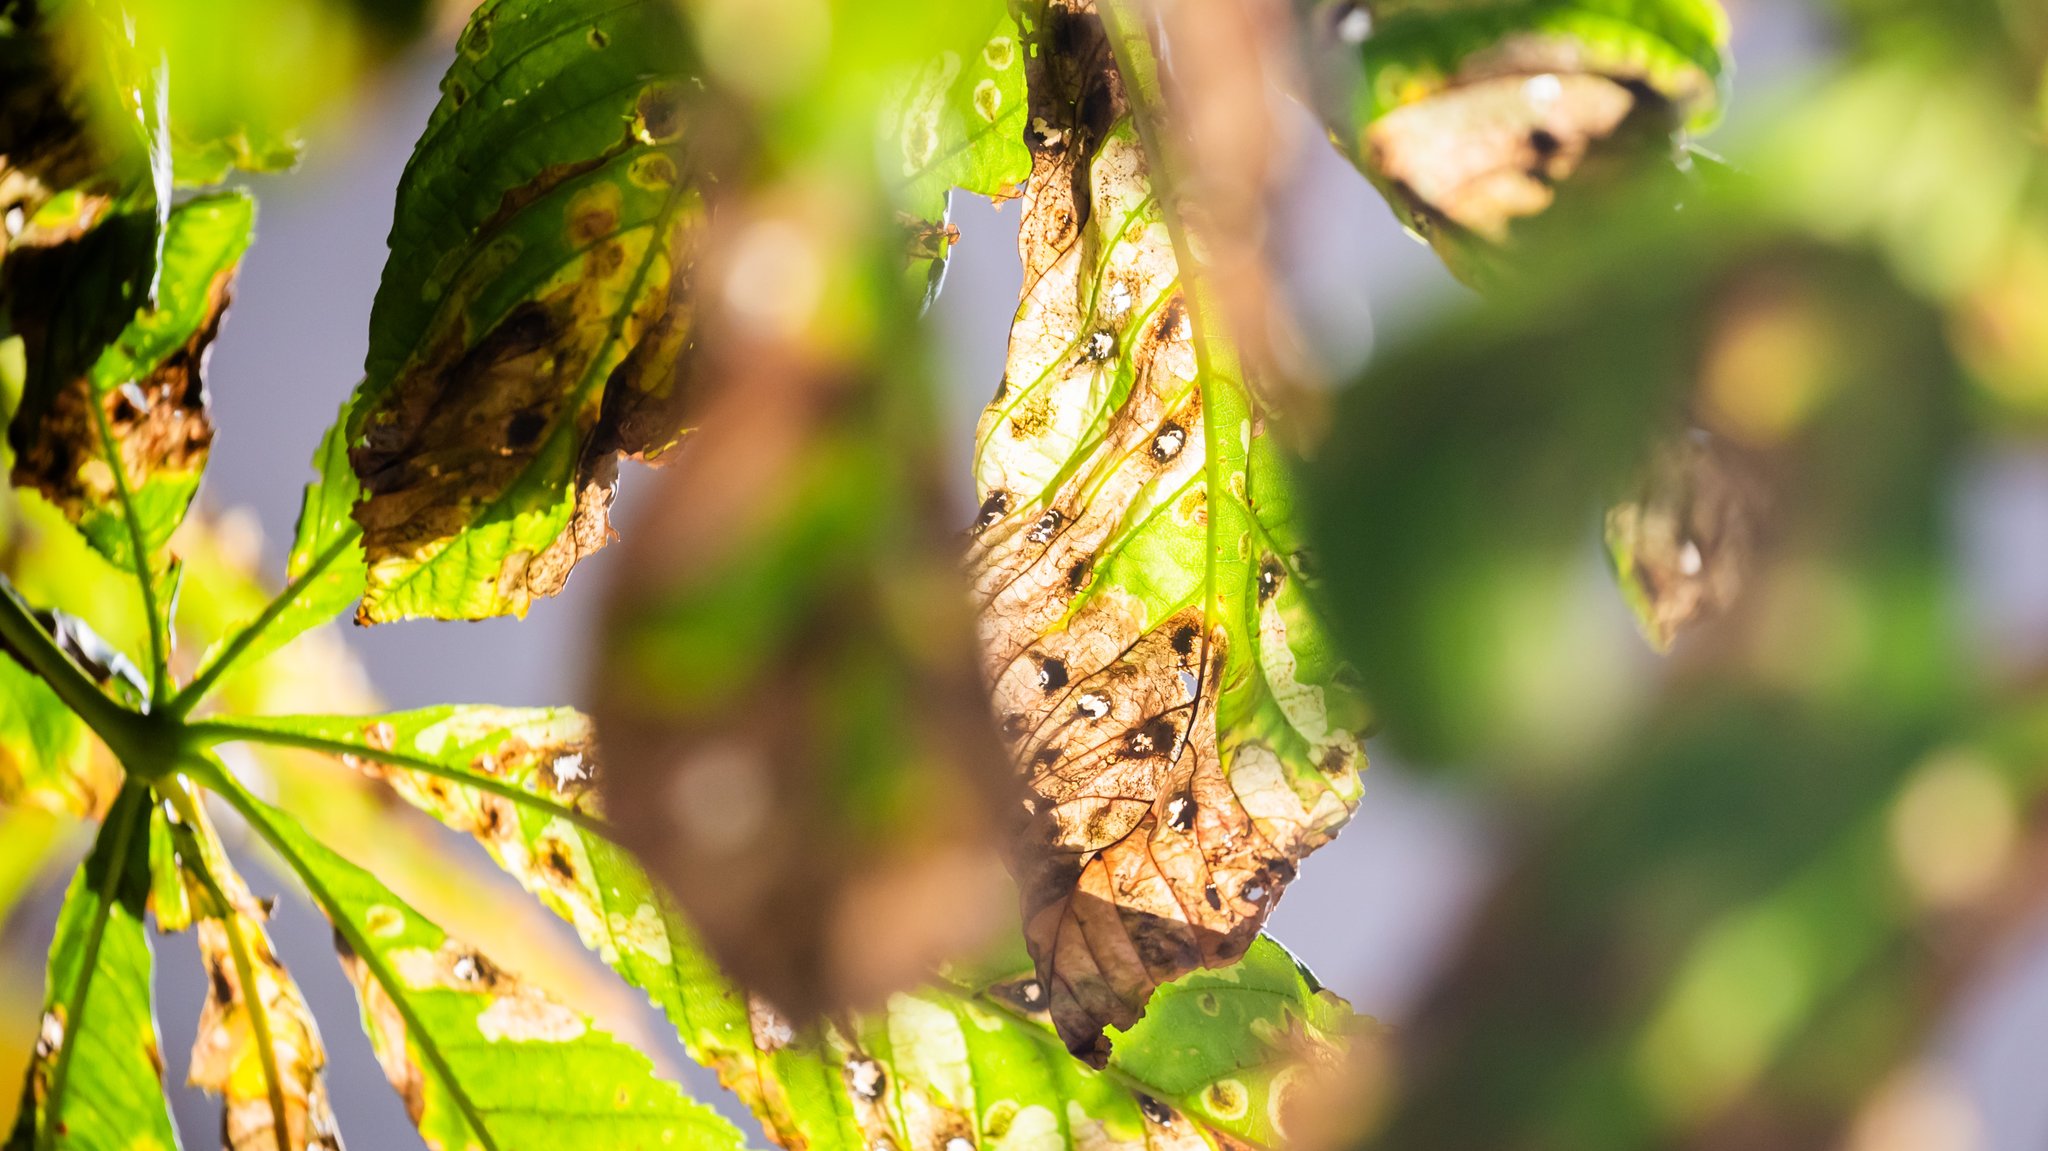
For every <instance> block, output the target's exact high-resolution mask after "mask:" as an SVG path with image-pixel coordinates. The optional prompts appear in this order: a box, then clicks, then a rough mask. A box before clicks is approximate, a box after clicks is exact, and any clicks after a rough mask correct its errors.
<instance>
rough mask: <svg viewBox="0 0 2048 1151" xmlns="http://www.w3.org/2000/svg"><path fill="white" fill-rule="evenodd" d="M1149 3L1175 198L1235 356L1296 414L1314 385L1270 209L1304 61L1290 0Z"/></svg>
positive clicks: (1139, 6)
mask: <svg viewBox="0 0 2048 1151" xmlns="http://www.w3.org/2000/svg"><path fill="white" fill-rule="evenodd" d="M1131 7H1133V8H1135V9H1136V10H1137V12H1138V13H1139V14H1141V15H1149V14H1152V13H1154V12H1156V15H1157V24H1158V26H1159V29H1160V31H1161V34H1162V36H1163V38H1164V40H1165V41H1166V43H1167V45H1168V47H1169V52H1170V56H1171V60H1172V68H1171V70H1170V71H1168V72H1167V73H1166V74H1165V75H1164V76H1163V77H1162V80H1163V88H1164V91H1163V92H1162V93H1161V95H1162V96H1163V97H1164V99H1163V100H1162V101H1161V103H1162V107H1161V108H1160V109H1159V110H1160V111H1161V113H1162V114H1163V115H1162V118H1163V119H1164V120H1165V127H1166V129H1167V130H1166V131H1165V132H1163V133H1161V139H1160V141H1159V143H1160V146H1161V147H1162V148H1163V149H1165V150H1166V152H1167V155H1166V156H1165V157H1164V159H1163V161H1162V162H1164V163H1167V164H1170V165H1171V169H1172V173H1173V177H1174V178H1173V181H1172V187H1171V189H1170V194H1171V196H1172V200H1173V203H1172V209H1173V210H1174V211H1176V212H1178V213H1179V216H1180V220H1181V223H1182V225H1183V226H1184V227H1185V228H1186V229H1187V231H1188V233H1189V235H1190V236H1192V237H1194V243H1193V248H1194V250H1195V251H1196V252H1198V253H1199V255H1198V258H1199V259H1200V260H1201V261H1202V264H1203V274H1204V280H1205V282H1206V283H1207V284H1208V285H1209V287H1210V290H1211V291H1212V292H1213V293H1214V294H1215V296H1216V298H1217V301H1218V303H1219V305H1220V307H1221V310H1222V312H1223V316H1224V318H1225V319H1226V320H1227V321H1228V323H1229V325H1230V332H1229V334H1230V336H1231V337H1232V338H1233V340H1234V341H1235V343H1236V345H1237V351H1238V356H1239V358H1240V359H1242V360H1243V361H1244V363H1245V365H1246V368H1247V372H1248V374H1249V376H1250V378H1251V379H1252V380H1253V382H1254V383H1255V384H1256V386H1258V387H1259V388H1260V389H1261V391H1262V392H1263V393H1264V394H1265V395H1267V396H1269V397H1271V398H1273V399H1274V400H1275V401H1276V402H1279V403H1281V404H1283V405H1284V407H1285V408H1286V410H1287V411H1288V413H1289V414H1290V415H1291V416H1293V417H1295V418H1296V419H1297V421H1299V420H1301V418H1302V417H1304V416H1307V415H1312V414H1314V409H1315V407H1316V406H1317V405H1316V400H1317V393H1316V392H1314V391H1312V390H1309V389H1306V388H1303V387H1300V386H1297V385H1299V384H1301V383H1303V382H1304V381H1305V380H1306V379H1307V376H1308V368H1307V367H1306V363H1305V360H1306V357H1305V354H1304V352H1303V349H1302V347H1301V337H1300V333H1299V332H1298V331H1297V330H1296V328H1295V325H1294V322H1293V318H1292V316H1291V315H1290V314H1289V312H1288V310H1287V308H1286V305H1285V301H1284V299H1282V296H1281V293H1280V291H1279V287H1278V285H1277V284H1276V282H1275V279H1274V269H1273V263H1272V255H1271V252H1270V251H1269V244H1270V239H1271V237H1270V229H1269V227H1268V216H1269V211H1270V208H1271V199H1272V195H1273V192H1274V187H1275V184H1276V182H1277V181H1278V179H1279V178H1280V177H1282V176H1284V175H1285V174H1286V169H1287V167H1288V161H1289V159H1290V156H1289V149H1288V148H1287V147H1286V141H1287V140H1288V132H1287V129H1288V127H1289V125H1288V122H1287V121H1286V120H1285V119H1284V112H1285V109H1284V107H1283V101H1284V100H1285V96H1284V95H1283V93H1284V92H1285V91H1288V90H1294V89H1298V88H1299V86H1300V81H1301V77H1300V75H1299V73H1300V70H1301V69H1300V61H1299V60H1298V59H1296V58H1295V56H1294V54H1293V50H1294V47H1295V44H1294V42H1293V40H1292V39H1291V38H1290V37H1289V36H1288V34H1287V33H1288V29H1289V26H1290V13H1289V12H1288V10H1287V8H1288V5H1287V2H1286V0H1138V2H1137V3H1135V4H1132V5H1131Z"/></svg>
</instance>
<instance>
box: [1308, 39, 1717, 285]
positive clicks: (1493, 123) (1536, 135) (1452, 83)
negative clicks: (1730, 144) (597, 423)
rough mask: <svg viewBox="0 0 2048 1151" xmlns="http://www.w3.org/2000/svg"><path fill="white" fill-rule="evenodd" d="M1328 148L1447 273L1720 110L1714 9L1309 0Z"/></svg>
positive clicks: (1464, 267)
mask: <svg viewBox="0 0 2048 1151" xmlns="http://www.w3.org/2000/svg"><path fill="white" fill-rule="evenodd" d="M1298 7H1299V9H1300V10H1301V12H1302V14H1303V19H1304V25H1305V27H1304V32H1305V35H1306V36H1307V37H1308V40H1309V43H1310V51H1311V56H1312V58H1313V60H1314V66H1315V71H1316V89H1317V94H1318V104H1319V106H1320V108H1321V110H1322V114H1323V118H1324V120H1325V121H1326V122H1327V123H1328V124H1329V126H1330V129H1331V134H1332V139H1333V140H1334V141H1335V142H1336V144H1337V146H1338V148H1339V149H1340V150H1342V151H1343V152H1344V153H1345V154H1346V155H1347V156H1349V157H1350V158H1351V159H1352V161H1353V162H1354V163H1356V164H1357V165H1358V166H1359V168H1360V169H1361V170H1363V171H1364V172H1365V174H1366V175H1367V176H1369V177H1370V178H1371V179H1372V180H1373V182H1374V183H1375V184H1376V185H1378V186H1379V188H1380V190H1381V191H1382V192H1384V193H1385V194H1386V195H1387V198H1388V200H1389V201H1390V202H1391V203H1392V204H1393V205H1394V208H1395V211H1396V213H1397V214H1398V215H1399V216H1400V217H1401V219H1402V221H1403V222H1404V223H1405V224H1407V225H1408V226H1409V227H1410V228H1411V229H1413V230H1414V231H1415V232H1416V233H1417V234H1418V235H1421V236H1423V237H1424V238H1426V239H1428V240H1429V241H1430V242H1431V243H1432V244H1433V245H1434V246H1435V247H1436V248H1437V250H1438V251H1439V252H1440V253H1442V254H1443V255H1444V256H1445V258H1446V260H1447V261H1449V262H1450V263H1451V266H1452V269H1453V270H1454V271H1458V272H1460V274H1465V275H1472V274H1475V269H1474V267H1473V265H1474V263H1475V262H1476V261H1480V260H1483V259H1484V256H1483V252H1484V249H1485V247H1486V246H1487V245H1492V244H1498V243H1500V242H1502V241H1505V240H1506V239H1507V238H1508V236H1509V233H1510V231H1511V229H1512V228H1513V226H1514V224H1515V222H1516V221H1518V220H1522V219H1526V218H1528V217H1531V216H1535V215H1539V214H1541V213H1542V212H1543V211H1544V210H1545V209H1547V208H1548V207H1549V206H1550V205H1551V203H1552V201H1553V200H1554V199H1555V198H1556V195H1557V188H1558V186H1559V185H1560V184H1563V183H1564V182H1566V181H1569V180H1571V179H1572V178H1573V176H1575V175H1576V174H1578V173H1579V171H1580V169H1581V168H1582V167H1583V166H1584V165H1585V164H1586V163H1587V161H1588V159H1589V157H1591V156H1592V155H1594V154H1595V153H1597V152H1602V151H1606V150H1610V149H1640V150H1642V151H1646V152H1654V151H1656V150H1658V149H1659V148H1660V147H1661V148H1662V149H1664V150H1665V151H1666V152H1667V154H1668V153H1669V150H1670V148H1671V147H1672V144H1671V140H1672V138H1673V137H1674V136H1675V135H1676V134H1678V133H1679V132H1681V131H1682V130H1686V129H1690V130H1693V131H1700V130H1704V129H1706V128H1708V127H1710V126H1711V125H1712V123H1713V121H1714V119H1715V117H1716V116H1717V115H1718V111H1719V106H1720V95H1721V93H1720V84H1721V81H1722V79H1723V76H1724V75H1725V73H1726V72H1727V64H1726V61H1725V59H1724V57H1723V53H1724V50H1725V48H1726V45H1727V41H1728V20H1727V16H1726V15H1725V14H1724V13H1723V12H1722V10H1721V7H1720V5H1719V4H1718V3H1716V2H1715V0H1481V2H1478V3H1457V4H1451V3H1438V2H1431V0H1414V2H1410V3H1397V4H1382V5H1372V6H1371V8H1370V15H1368V14H1367V7H1366V6H1365V5H1362V4H1357V3H1351V2H1348V0H1321V2H1313V0H1304V2H1303V3H1301V4H1299V5H1298Z"/></svg>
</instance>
